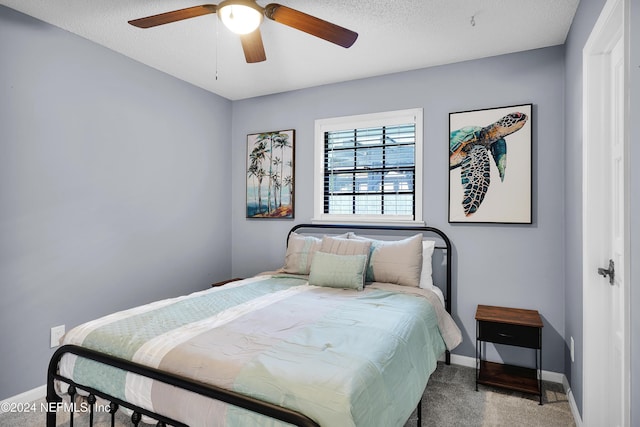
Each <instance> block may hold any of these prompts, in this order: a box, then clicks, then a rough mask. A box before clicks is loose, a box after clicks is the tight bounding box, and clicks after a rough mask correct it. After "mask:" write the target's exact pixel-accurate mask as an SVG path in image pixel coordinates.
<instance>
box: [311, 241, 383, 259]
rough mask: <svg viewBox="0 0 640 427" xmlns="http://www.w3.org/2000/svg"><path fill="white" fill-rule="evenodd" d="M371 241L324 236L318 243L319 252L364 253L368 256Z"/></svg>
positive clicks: (336, 253)
mask: <svg viewBox="0 0 640 427" xmlns="http://www.w3.org/2000/svg"><path fill="white" fill-rule="evenodd" d="M370 249H371V241H369V240H354V239H346V238H343V237H330V236H324V237H323V238H322V244H321V245H320V252H326V253H330V254H334V255H366V257H367V258H369V251H370Z"/></svg>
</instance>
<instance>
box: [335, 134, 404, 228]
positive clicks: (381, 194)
mask: <svg viewBox="0 0 640 427" xmlns="http://www.w3.org/2000/svg"><path fill="white" fill-rule="evenodd" d="M415 159H416V125H415V123H408V124H398V125H392V126H375V127H366V128H356V129H346V130H332V131H327V132H325V133H324V161H323V163H324V213H325V214H337V215H403V216H406V215H409V216H415V200H416V198H415V176H416V161H415Z"/></svg>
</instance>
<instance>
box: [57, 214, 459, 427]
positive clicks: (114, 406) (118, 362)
mask: <svg viewBox="0 0 640 427" xmlns="http://www.w3.org/2000/svg"><path fill="white" fill-rule="evenodd" d="M300 229H334V230H363V231H370V232H376V231H377V232H382V231H385V232H386V231H401V232H407V231H411V232H416V233H420V232H429V233H434V234H436V235H438V236H439V237H440V238H441V239H442V241H443V242H444V246H438V245H436V248H437V249H441V250H444V251H445V252H446V264H447V265H446V276H447V279H446V290H445V308H446V310H447V312H449V313H451V312H452V311H451V287H452V286H451V281H452V280H451V259H452V247H451V241H450V240H449V238H448V237H447V235H446V234H445V233H444V232H443V231H441V230H439V229H437V228H434V227H428V226H410V227H404V226H376V225H343V224H298V225H295V226H293V227H292V228H291V230H290V231H289V233H288V234H287V242H288V241H289V235H290V234H291V233H293V232H294V231H297V230H300ZM65 354H74V355H76V356H79V357H82V358H85V359H90V360H93V361H96V362H98V363H102V364H105V365H109V366H113V367H115V368H119V369H122V370H124V371H127V372H131V373H134V374H138V375H141V376H144V377H147V378H150V379H153V380H156V381H160V382H163V383H165V384H169V385H172V386H175V387H178V388H181V389H184V390H187V391H191V392H194V393H197V394H199V395H202V396H205V397H209V398H211V399H215V400H219V401H221V402H225V403H228V404H231V405H234V406H237V407H240V408H243V409H247V410H249V411H252V412H256V413H259V414H262V415H265V416H268V417H271V418H275V419H277V420H280V421H284V422H287V423H290V424H293V425H296V426H299V427H320V426H319V424H317V423H316V422H315V421H313V420H311V419H310V418H309V417H307V416H306V415H304V414H301V413H299V412H296V411H293V410H291V409H287V408H284V407H281V406H278V405H274V404H272V403H269V402H265V401H262V400H259V399H255V398H253V397H250V396H247V395H244V394H241V393H238V392H235V391H232V390H228V389H224V388H220V387H217V386H214V385H211V384H205V383H202V382H199V381H196V380H193V379H191V378H185V377H182V376H179V375H175V374H172V373H169V372H165V371H161V370H159V369H155V368H151V367H148V366H145V365H141V364H139V363H135V362H131V361H129V360H125V359H121V358H118V357H113V356H110V355H107V354H104V353H100V352H98V351H95V350H91V349H88V348H84V347H80V346H76V345H64V346H62V347H60V348H59V349H58V350H56V352H55V353H54V354H53V356H52V357H51V360H50V362H49V368H48V371H47V396H46V400H47V403H48V405H47V427H56V415H57V411H56V408H57V406H56V405H58V404H61V402H63V398H62V397H61V396H60V395H58V393H57V391H56V381H58V382H59V383H60V384H62V383H65V384H67V385H68V389H67V392H66V393H67V394H68V395H69V397H70V399H71V409H73V403H74V402H75V398H76V396H77V395H78V394H79V392H78V390H81V391H83V392H84V393H83V395H86V396H87V397H86V403H87V404H88V405H89V407H88V410H89V425H90V426H93V421H94V406H95V404H96V402H97V398H96V397H99V398H102V399H105V400H107V401H109V405H108V406H109V413H110V414H111V426H112V427H113V426H114V425H115V416H116V413H117V411H118V410H119V408H120V407H124V408H127V409H129V410H131V411H132V415H131V422H132V424H133V425H134V426H138V424H139V423H140V422H141V420H142V416H147V417H149V418H152V419H154V420H156V421H157V424H156V425H157V426H165V425H171V426H176V427H187V425H186V424H184V423H181V422H179V421H177V420H173V419H171V418H168V417H165V416H163V415H161V414H157V413H154V412H152V411H149V410H147V409H144V408H141V407H139V406H137V405H134V404H131V403H129V402H126V401H124V400H122V399H118V398H116V397H113V396H110V395H108V394H106V393H103V392H101V391H99V390H96V389H94V388H91V387H86V386H83V385H81V384H77V383H76V382H74V381H73V380H71V379H69V378H65V377H63V376H62V375H60V374H59V373H58V365H59V363H60V360H61V359H62V357H63V356H64V355H65ZM445 363H446V364H447V365H449V364H450V363H451V355H450V353H449V351H448V350H447V351H446V354H445ZM416 409H417V415H418V426H420V425H422V399H420V402H418V406H417V408H416ZM73 425H74V411H70V420H69V426H70V427H73Z"/></svg>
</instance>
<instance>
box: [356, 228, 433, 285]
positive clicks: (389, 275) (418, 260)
mask: <svg viewBox="0 0 640 427" xmlns="http://www.w3.org/2000/svg"><path fill="white" fill-rule="evenodd" d="M350 237H351V238H352V239H358V240H368V241H370V242H371V254H370V255H369V265H368V267H367V277H366V280H367V282H385V283H394V284H397V285H403V286H414V287H418V286H420V274H421V272H422V234H416V235H415V236H412V237H409V238H406V239H403V240H391V241H386V240H373V239H367V238H366V237H360V236H356V235H352V236H350Z"/></svg>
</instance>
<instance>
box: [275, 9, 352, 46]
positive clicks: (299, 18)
mask: <svg viewBox="0 0 640 427" xmlns="http://www.w3.org/2000/svg"><path fill="white" fill-rule="evenodd" d="M264 15H265V16H266V17H267V18H269V19H272V20H274V21H276V22H279V23H280V24H284V25H287V26H289V27H291V28H295V29H296V30H300V31H304V32H305V33H307V34H311V35H312V36H316V37H320V38H321V39H324V40H326V41H329V42H331V43H335V44H337V45H340V46H342V47H351V45H353V43H355V41H356V39H357V38H358V33H356V32H353V31H351V30H348V29H346V28H343V27H341V26H339V25H336V24H332V23H331V22H327V21H325V20H322V19H320V18H316V17H315V16H311V15H307V14H306V13H303V12H300V11H298V10H295V9H291V8H290V7H287V6H282V5H280V4H277V3H271V4H268V5H267V6H266V7H265V8H264Z"/></svg>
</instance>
